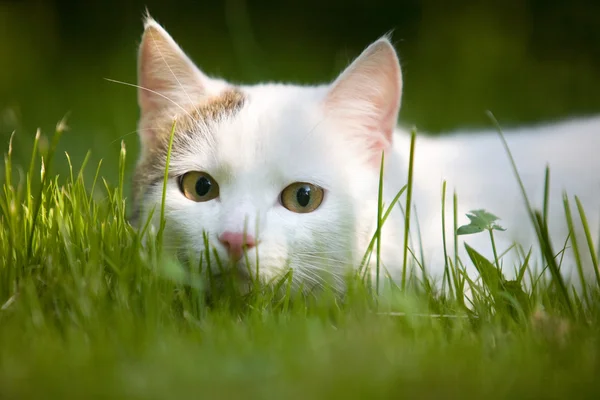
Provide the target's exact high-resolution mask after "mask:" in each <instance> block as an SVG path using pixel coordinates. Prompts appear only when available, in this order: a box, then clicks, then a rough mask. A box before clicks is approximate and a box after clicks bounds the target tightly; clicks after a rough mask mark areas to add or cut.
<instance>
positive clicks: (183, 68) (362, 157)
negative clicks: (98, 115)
mask: <svg viewBox="0 0 600 400" xmlns="http://www.w3.org/2000/svg"><path fill="white" fill-rule="evenodd" d="M138 84H139V87H140V88H139V92H138V101H139V106H140V111H141V114H140V120H139V135H140V140H141V158H140V160H139V163H138V165H137V169H136V173H135V177H134V192H135V193H134V198H135V200H134V203H135V208H136V209H137V210H138V214H139V217H138V219H139V221H141V223H143V222H144V221H145V220H146V218H147V216H148V214H149V213H150V212H151V210H152V209H154V214H153V215H154V217H153V218H154V221H155V224H156V225H157V226H158V223H157V221H158V216H159V214H160V204H161V197H162V191H163V178H164V171H165V165H166V161H167V150H168V147H169V138H170V136H171V130H172V127H173V126H175V131H174V136H173V143H172V151H171V153H170V163H169V170H168V173H169V174H168V175H169V177H168V182H167V187H166V202H165V217H166V218H165V219H166V230H165V239H166V243H167V244H168V247H171V248H175V249H176V250H177V252H178V253H179V254H180V255H183V256H185V257H190V256H191V257H194V258H195V260H198V257H200V255H201V254H203V257H204V259H206V252H205V250H206V247H205V246H206V240H205V239H207V240H208V243H209V248H210V249H211V254H210V257H214V251H216V254H217V255H218V256H219V258H220V259H221V260H222V262H223V264H225V265H234V268H238V269H239V271H240V274H241V275H244V274H245V273H246V271H247V270H248V267H250V268H249V269H250V270H251V271H256V264H257V261H258V263H259V274H260V276H261V278H264V279H270V278H273V277H276V276H278V275H279V274H280V273H282V272H284V271H286V270H287V269H288V268H292V269H293V274H294V277H295V278H298V279H300V280H302V281H303V282H304V283H305V284H307V285H309V286H310V285H312V284H315V283H317V282H320V281H321V279H323V277H322V276H323V274H322V273H323V272H326V271H330V272H334V275H336V276H337V277H338V278H339V277H341V274H342V272H343V271H345V270H346V268H347V267H352V266H355V264H356V262H357V260H359V259H360V258H361V256H362V255H363V252H364V250H365V246H366V243H367V241H368V240H369V239H370V235H372V233H373V230H374V227H375V224H376V220H375V216H376V211H377V193H378V182H379V170H380V162H381V154H382V152H386V151H387V150H388V149H390V148H391V145H392V139H393V131H394V128H395V125H396V120H397V114H398V111H399V107H400V97H401V87H402V80H401V73H400V67H399V63H398V59H397V56H396V52H395V51H394V48H393V47H392V45H391V44H390V42H389V41H388V39H387V38H382V39H379V40H378V41H376V42H375V43H373V44H372V45H370V46H369V47H368V48H367V49H366V50H365V51H364V52H363V53H362V54H361V55H360V56H359V57H358V58H357V59H356V60H355V61H354V62H353V63H352V64H351V65H350V66H349V67H348V68H346V70H345V71H343V72H342V74H341V75H340V76H339V77H338V78H337V79H336V80H335V81H334V82H332V83H331V84H327V85H321V86H312V87H302V86H297V85H289V84H270V83H269V84H260V85H253V86H243V85H235V84H232V83H229V82H226V81H224V80H220V79H215V78H212V77H209V76H207V75H206V74H205V73H203V72H202V71H200V70H199V69H198V68H197V67H196V66H195V65H194V63H192V61H191V60H190V59H189V58H188V57H187V56H186V55H185V54H184V52H183V51H182V50H181V49H180V48H179V46H178V45H177V44H176V43H175V41H174V40H173V39H172V38H171V37H170V36H169V34H168V33H167V32H166V31H165V30H164V29H163V28H162V27H161V26H159V25H158V24H157V23H156V22H155V21H154V20H152V19H150V18H148V19H147V20H146V23H145V30H144V34H143V38H142V42H141V45H140V49H139V59H138ZM174 121H176V123H175V125H173V122H174ZM361 246H362V247H361ZM243 250H244V251H243ZM211 267H212V269H213V270H214V265H213V266H211Z"/></svg>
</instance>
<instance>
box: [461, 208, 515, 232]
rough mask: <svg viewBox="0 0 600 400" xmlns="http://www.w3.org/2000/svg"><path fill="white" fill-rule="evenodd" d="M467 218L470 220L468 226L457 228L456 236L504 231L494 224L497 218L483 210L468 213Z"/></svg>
mask: <svg viewBox="0 0 600 400" xmlns="http://www.w3.org/2000/svg"><path fill="white" fill-rule="evenodd" d="M467 218H469V220H470V222H469V224H468V225H463V226H461V227H460V228H458V229H457V230H456V234H457V235H471V234H473V233H479V232H483V231H485V230H497V231H505V230H506V229H504V228H503V227H501V226H500V225H498V224H497V223H496V221H497V220H498V219H499V218H498V217H497V216H495V215H494V214H492V213H490V212H487V211H486V210H484V209H480V210H472V211H470V213H469V214H467Z"/></svg>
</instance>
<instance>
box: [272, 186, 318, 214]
mask: <svg viewBox="0 0 600 400" xmlns="http://www.w3.org/2000/svg"><path fill="white" fill-rule="evenodd" d="M322 201H323V189H322V188H320V187H318V186H316V185H313V184H312V183H306V182H296V183H292V184H291V185H289V186H288V187H286V188H285V189H283V191H282V192H281V204H282V205H283V206H284V207H285V208H287V209H288V210H290V211H293V212H296V213H309V212H312V211H314V210H316V209H317V208H318V207H319V206H320V205H321V202H322Z"/></svg>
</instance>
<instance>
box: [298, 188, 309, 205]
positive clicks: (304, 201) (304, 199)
mask: <svg viewBox="0 0 600 400" xmlns="http://www.w3.org/2000/svg"><path fill="white" fill-rule="evenodd" d="M296 200H298V204H299V205H300V206H302V207H306V206H307V205H308V203H310V187H308V186H302V187H301V188H300V189H298V191H297V192H296Z"/></svg>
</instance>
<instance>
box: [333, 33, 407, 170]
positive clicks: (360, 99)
mask: <svg viewBox="0 0 600 400" xmlns="http://www.w3.org/2000/svg"><path fill="white" fill-rule="evenodd" d="M401 93H402V75H401V72H400V64H399V62H398V58H397V56H396V52H395V50H394V48H393V47H392V45H391V44H390V43H389V41H388V40H387V39H380V40H378V41H377V42H375V43H373V44H372V45H371V46H369V47H368V48H367V49H366V50H365V51H364V52H363V53H362V54H361V55H360V56H359V57H358V58H357V59H356V60H355V61H354V62H353V63H352V64H351V65H350V66H349V67H348V68H347V69H346V70H345V71H344V72H343V73H342V74H341V75H340V77H339V78H338V79H337V80H336V81H335V82H334V84H333V87H332V89H331V90H330V92H329V94H328V95H327V98H326V102H325V106H326V109H327V112H328V113H329V114H330V115H332V116H333V117H334V118H337V119H338V120H339V121H340V122H341V123H345V124H349V125H350V126H351V127H352V128H358V129H353V130H355V132H358V134H359V135H363V136H364V140H365V142H366V149H368V150H370V151H371V152H372V154H373V157H372V158H373V160H375V162H376V163H377V165H379V163H380V161H381V152H382V151H385V150H386V149H387V148H389V147H390V145H391V144H392V141H393V133H394V129H395V127H396V124H397V116H398V111H399V109H400V96H401Z"/></svg>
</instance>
